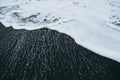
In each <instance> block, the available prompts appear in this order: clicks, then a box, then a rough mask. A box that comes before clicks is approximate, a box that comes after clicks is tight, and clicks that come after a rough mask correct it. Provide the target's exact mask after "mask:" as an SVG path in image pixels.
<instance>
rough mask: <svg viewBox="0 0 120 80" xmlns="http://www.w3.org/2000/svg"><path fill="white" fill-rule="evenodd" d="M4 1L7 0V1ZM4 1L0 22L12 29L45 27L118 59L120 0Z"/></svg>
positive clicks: (0, 10)
mask: <svg viewBox="0 0 120 80" xmlns="http://www.w3.org/2000/svg"><path fill="white" fill-rule="evenodd" d="M6 1H7V0H6ZM4 3H7V2H5V0H2V1H1V3H0V22H2V23H3V24H4V25H5V26H6V27H9V26H12V27H13V28H15V29H27V30H33V29H39V28H43V27H48V28H50V29H55V30H58V31H60V32H63V33H66V34H68V35H70V36H72V37H73V38H74V39H75V41H76V42H77V43H78V44H80V45H82V46H84V47H86V48H88V49H90V50H92V51H94V52H96V53H97V54H100V55H102V56H105V57H108V58H111V59H113V60H116V61H118V62H120V5H119V4H120V0H8V4H4Z"/></svg>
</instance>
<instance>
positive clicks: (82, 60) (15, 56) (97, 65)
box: [0, 23, 120, 80]
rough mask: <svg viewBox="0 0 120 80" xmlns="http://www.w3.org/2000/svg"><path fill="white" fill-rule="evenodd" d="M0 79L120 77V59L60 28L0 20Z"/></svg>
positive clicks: (102, 79) (96, 79) (106, 79)
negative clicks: (101, 52)
mask: <svg viewBox="0 0 120 80" xmlns="http://www.w3.org/2000/svg"><path fill="white" fill-rule="evenodd" d="M0 80H120V63H117V62H116V61H113V60H111V59H108V58H105V57H102V56H100V55H97V54H95V53H94V52H91V51H89V50H87V49H86V48H83V47H82V46H80V45H78V44H77V43H76V42H75V41H74V39H72V38H71V37H70V36H68V35H66V34H63V33H60V32H58V31H55V30H50V29H48V28H42V29H37V30H32V31H27V30H15V29H13V28H12V27H9V28H6V27H4V26H3V25H2V24H1V23H0Z"/></svg>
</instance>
